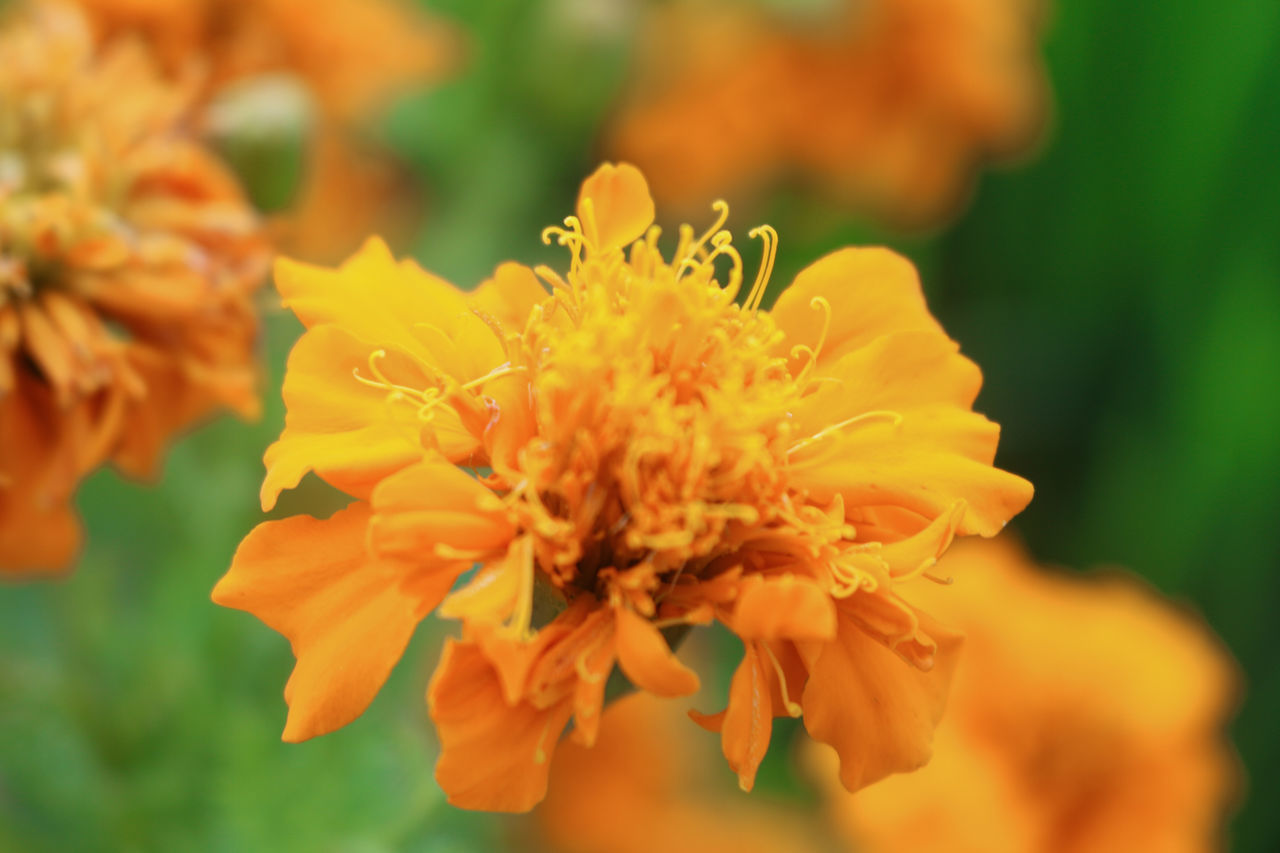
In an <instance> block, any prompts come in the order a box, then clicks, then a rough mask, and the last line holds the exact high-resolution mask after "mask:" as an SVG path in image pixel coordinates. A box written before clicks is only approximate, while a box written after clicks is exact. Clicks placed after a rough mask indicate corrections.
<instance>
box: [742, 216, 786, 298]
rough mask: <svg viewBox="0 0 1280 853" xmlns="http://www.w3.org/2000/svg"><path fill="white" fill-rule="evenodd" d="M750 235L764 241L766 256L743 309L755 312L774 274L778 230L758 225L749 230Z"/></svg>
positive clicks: (769, 226) (761, 262)
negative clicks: (770, 277)
mask: <svg viewBox="0 0 1280 853" xmlns="http://www.w3.org/2000/svg"><path fill="white" fill-rule="evenodd" d="M747 235H748V236H750V237H759V238H760V240H761V242H763V243H764V258H763V259H762V260H761V261H760V270H759V272H757V273H756V281H755V284H753V285H751V292H750V293H748V294H747V301H746V302H745V303H744V304H743V306H742V307H743V309H744V310H746V311H751V312H754V311H756V310H757V309H759V307H760V302H761V301H762V300H763V299H764V291H765V288H767V287H768V286H769V276H771V275H773V262H774V261H775V260H776V259H777V257H778V232H777V231H774V230H773V226H771V225H758V226H756V227H755V228H752V229H751V230H750V231H748V232H747Z"/></svg>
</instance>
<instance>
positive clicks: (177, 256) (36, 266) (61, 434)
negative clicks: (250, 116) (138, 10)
mask: <svg viewBox="0 0 1280 853" xmlns="http://www.w3.org/2000/svg"><path fill="white" fill-rule="evenodd" d="M0 56H3V57H4V62H3V63H2V64H0V570H3V571H24V570H33V569H54V568H59V567H62V566H64V565H65V564H66V563H67V562H68V561H69V560H70V559H71V558H72V556H73V555H74V553H75V550H76V547H77V541H78V536H79V534H78V530H77V525H76V523H75V519H74V516H73V515H72V512H71V510H70V508H69V507H68V505H67V502H68V500H69V498H70V496H71V494H72V492H73V491H74V489H75V485H76V482H77V480H78V479H79V478H80V477H81V476H82V475H84V474H85V473H86V472H88V471H89V470H90V469H92V468H93V467H95V466H96V465H98V464H99V463H101V462H102V461H104V460H108V459H109V460H111V461H113V462H114V463H115V464H116V465H117V466H118V467H119V468H121V469H122V470H123V471H124V472H125V473H128V474H131V475H134V476H145V475H148V474H150V473H151V472H152V471H153V470H154V468H155V466H156V464H157V461H158V458H159V455H160V453H161V451H162V449H163V447H164V444H165V442H166V441H167V440H168V438H169V437H170V436H171V435H173V434H174V432H176V431H177V430H180V429H182V428H183V427H185V426H187V425H189V424H190V423H191V422H192V421H194V420H196V419H198V418H200V417H202V416H204V415H205V414H207V413H208V412H210V411H211V410H213V409H214V408H216V407H218V406H229V407H231V408H233V409H236V410H237V411H239V412H241V413H243V414H245V415H251V414H253V413H254V412H255V411H256V409H257V405H258V402H257V396H256V393H255V389H254V386H255V374H256V371H255V369H254V365H253V360H252V349H253V342H254V339H255V321H254V315H253V312H252V310H251V309H252V306H251V303H250V292H251V290H252V289H253V288H254V287H256V286H257V285H258V283H259V282H260V281H261V279H262V277H263V273H265V270H266V260H267V258H266V255H265V252H264V245H263V243H262V241H261V239H260V236H259V231H258V223H257V220H256V218H255V215H254V213H253V211H252V210H251V209H250V208H249V207H248V206H247V204H246V202H245V199H244V197H243V195H242V194H241V192H240V189H239V187H238V186H237V184H236V182H235V180H234V179H233V177H232V176H231V175H230V174H229V173H228V172H227V171H226V170H225V169H224V168H223V167H222V166H221V165H220V163H219V162H218V161H217V160H216V159H215V158H213V157H212V156H211V155H210V154H209V153H208V152H206V151H204V150H203V149H201V148H200V147H199V146H197V145H196V144H194V143H193V142H192V141H191V140H190V139H189V138H188V137H187V136H186V135H184V133H183V126H182V119H183V111H184V107H185V104H186V101H187V93H185V92H183V91H182V90H180V89H177V88H175V87H173V86H171V85H169V84H167V83H165V82H163V81H162V80H160V79H159V78H157V77H156V76H155V75H154V74H153V72H152V69H151V67H150V65H149V64H148V62H147V60H146V58H145V56H143V55H142V54H140V53H139V52H137V51H134V50H131V49H129V48H128V47H113V48H107V49H104V50H102V51H95V49H94V48H93V46H92V43H91V40H90V38H89V35H88V31H87V29H86V28H85V27H84V22H83V20H82V19H81V18H80V17H79V16H78V15H77V14H75V13H73V12H72V11H70V10H68V9H66V8H61V7H53V6H39V7H34V8H32V9H30V10H28V14H26V15H24V16H23V17H21V18H17V19H15V20H11V21H9V22H8V24H7V26H6V27H5V28H4V29H3V30H0Z"/></svg>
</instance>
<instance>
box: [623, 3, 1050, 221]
mask: <svg viewBox="0 0 1280 853" xmlns="http://www.w3.org/2000/svg"><path fill="white" fill-rule="evenodd" d="M829 5H833V6H834V7H835V8H833V9H831V10H830V11H829V13H827V14H826V15H824V16H822V17H820V18H818V19H805V20H801V19H800V18H799V17H798V16H796V18H795V19H794V20H790V21H784V20H779V19H778V14H779V13H777V12H774V13H773V14H772V15H766V14H765V13H763V12H762V11H761V10H760V9H759V8H757V9H756V10H755V14H754V15H753V14H752V13H751V12H750V11H748V8H747V7H745V6H744V4H741V3H725V2H717V1H716V0H712V2H701V1H700V0H686V2H682V3H676V4H672V5H671V6H670V8H668V9H667V10H665V11H664V12H663V13H659V14H656V15H655V19H654V22H653V24H652V26H651V27H650V32H649V34H648V39H647V41H646V43H645V44H643V45H642V46H641V48H640V51H639V60H638V68H637V70H636V73H635V75H634V84H633V87H632V91H631V93H630V95H629V96H628V97H627V99H626V100H625V102H624V105H623V107H622V109H621V110H620V112H619V115H618V116H617V118H616V121H615V122H614V125H613V127H612V129H611V131H610V132H609V134H608V135H607V138H606V142H605V146H606V148H607V149H608V150H609V151H611V152H613V153H615V154H617V155H618V156H620V157H623V158H626V159H628V160H632V161H634V162H636V163H637V164H639V165H640V167H641V168H642V169H644V171H645V173H646V174H647V175H648V176H649V177H650V179H651V180H652V181H653V186H654V192H655V195H657V197H658V199H659V200H660V201H662V202H663V203H670V204H673V205H681V206H689V205H696V204H698V203H700V200H701V199H703V198H706V197H708V194H709V193H711V192H724V191H725V188H736V189H737V190H738V191H748V192H749V191H750V190H752V189H758V188H760V187H762V186H764V185H766V184H767V183H770V182H773V181H776V180H777V179H778V178H781V177H784V176H787V175H789V174H790V173H792V172H796V173H799V174H801V175H803V176H805V177H807V178H809V179H810V180H812V181H813V182H815V183H817V184H818V185H819V186H820V188H821V189H822V190H824V191H827V192H830V193H833V194H834V195H835V197H836V198H838V199H841V200H843V201H846V202H848V203H850V204H853V205H856V206H858V207H860V208H862V209H864V210H865V211H866V212H868V213H870V214H872V215H873V216H876V217H877V218H881V219H884V220H887V221H889V223H890V224H895V225H901V226H913V227H918V226H924V225H931V224H936V223H937V222H938V221H939V220H940V219H942V218H944V217H946V216H947V215H949V214H950V213H952V212H953V211H954V209H955V208H956V207H957V205H958V203H959V202H960V201H961V200H962V199H963V196H964V195H965V193H966V191H967V189H968V186H969V183H970V178H971V174H972V172H973V170H974V168H975V166H976V165H978V164H979V163H980V162H981V161H983V160H985V159H987V158H989V157H1008V156H1011V155H1014V154H1018V153H1020V152H1022V151H1024V150H1026V149H1027V148H1028V147H1029V146H1030V145H1031V144H1032V143H1033V142H1034V141H1035V140H1036V139H1037V138H1038V136H1039V134H1040V132H1041V129H1042V127H1043V124H1044V118H1045V115H1046V112H1047V109H1046V104H1047V97H1046V84H1045V80H1044V74H1043V71H1042V69H1041V62H1040V59H1039V57H1038V55H1037V37H1038V31H1039V28H1040V16H1041V12H1042V8H1043V0H841V2H837V3H834V4H829Z"/></svg>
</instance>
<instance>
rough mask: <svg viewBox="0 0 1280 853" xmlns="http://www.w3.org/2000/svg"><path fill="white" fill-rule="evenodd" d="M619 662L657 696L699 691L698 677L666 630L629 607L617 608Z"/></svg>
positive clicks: (629, 674) (686, 694)
mask: <svg viewBox="0 0 1280 853" xmlns="http://www.w3.org/2000/svg"><path fill="white" fill-rule="evenodd" d="M616 614H617V616H616V619H617V632H618V633H617V642H618V647H617V649H618V665H619V666H621V667H622V671H623V672H624V673H626V676H627V678H629V679H631V681H632V683H633V684H635V685H636V686H637V687H639V688H640V689H641V690H647V691H649V692H650V693H652V694H654V695H655V696H688V695H689V694H690V693H696V692H698V687H699V683H698V676H697V674H696V673H694V672H693V670H691V669H689V668H688V667H686V666H685V665H684V664H682V663H680V661H679V660H678V659H677V658H676V656H675V654H673V653H672V651H671V648H670V647H669V646H668V645H667V641H666V640H665V639H664V638H663V636H662V632H660V631H659V630H658V629H657V628H655V627H654V626H653V623H652V622H650V621H649V620H648V619H645V618H643V617H641V616H639V615H637V614H636V613H635V612H634V611H632V610H631V609H630V608H627V607H619V608H617V610H616Z"/></svg>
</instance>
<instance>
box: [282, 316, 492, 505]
mask: <svg viewBox="0 0 1280 853" xmlns="http://www.w3.org/2000/svg"><path fill="white" fill-rule="evenodd" d="M385 352H386V358H383V359H380V360H378V361H377V367H378V369H379V370H380V371H382V372H383V373H384V375H386V376H387V377H388V378H389V379H391V380H392V381H395V382H397V383H403V384H406V385H409V386H412V385H414V384H415V383H418V384H420V385H425V384H426V382H427V380H426V378H425V377H424V376H423V374H422V372H421V371H420V370H419V369H418V368H417V367H416V365H414V364H413V362H411V361H410V360H408V359H406V358H404V357H403V356H401V355H400V354H399V353H398V352H397V351H395V350H391V351H385ZM371 355H372V353H371V351H370V349H369V346H368V345H367V344H366V343H364V342H363V341H360V340H358V339H357V338H355V337H353V336H352V335H351V334H349V333H348V332H346V331H344V330H342V329H340V328H338V327H337V326H333V325H326V326H317V327H316V328H313V329H311V330H309V331H307V332H306V333H305V334H303V336H302V337H301V338H300V339H299V340H298V343H297V344H295V345H294V348H293V352H291V353H290V354H289V363H288V366H287V367H286V369H285V378H284V390H283V394H284V401H285V406H286V408H287V410H288V411H287V414H286V416H285V428H284V431H283V432H282V433H281V434H280V438H279V439H278V440H277V441H276V442H275V443H274V444H272V445H271V446H270V447H269V448H267V452H266V456H265V459H264V461H265V462H266V466H267V475H266V478H265V479H264V481H263V483H262V505H263V508H264V509H270V508H271V507H272V506H274V505H275V501H276V498H277V497H278V496H279V494H280V492H281V491H283V490H284V489H291V488H293V487H294V486H296V485H297V484H298V482H299V481H300V480H301V479H302V477H303V475H305V474H306V473H307V472H308V471H311V470H314V471H315V472H316V473H317V474H319V475H320V476H321V477H323V478H324V479H325V480H326V481H327V482H329V483H331V484H333V485H334V486H336V487H338V488H340V489H342V490H343V491H346V492H347V493H348V494H351V495H354V496H356V497H367V496H368V494H369V492H370V490H371V489H372V487H373V486H374V485H375V484H376V483H377V482H378V481H379V480H381V479H382V478H383V477H386V476H387V475H389V474H391V473H393V472H394V471H397V470H399V469H400V468H403V467H405V466H406V465H410V464H412V463H413V462H416V461H418V460H419V459H421V458H422V457H423V454H424V452H425V451H424V448H423V446H422V443H421V441H420V439H419V435H420V433H421V431H422V430H423V423H422V421H421V419H420V418H419V417H418V414H417V410H416V407H415V406H414V405H412V404H411V403H409V402H407V401H401V402H394V401H391V400H389V399H388V397H389V395H390V391H389V390H388V389H384V388H379V387H371V386H370V385H368V384H365V383H362V382H360V381H358V380H357V379H356V374H358V375H360V376H362V377H365V378H371V374H372V370H373V368H372V367H371V365H370V356H371ZM430 428H431V430H432V432H433V434H434V436H435V437H436V438H437V439H438V441H439V444H440V448H439V449H440V451H441V452H442V453H444V454H445V455H446V456H449V457H452V458H465V457H466V456H467V455H469V454H470V453H471V452H472V450H474V448H475V447H476V441H475V439H474V438H472V437H471V436H470V435H469V434H468V433H467V432H466V431H465V430H464V429H463V428H462V425H461V423H460V422H459V421H458V418H457V416H456V415H454V414H453V413H452V412H451V411H448V410H444V409H442V410H439V411H437V412H436V413H435V417H434V418H433V420H432V422H431V424H430Z"/></svg>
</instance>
